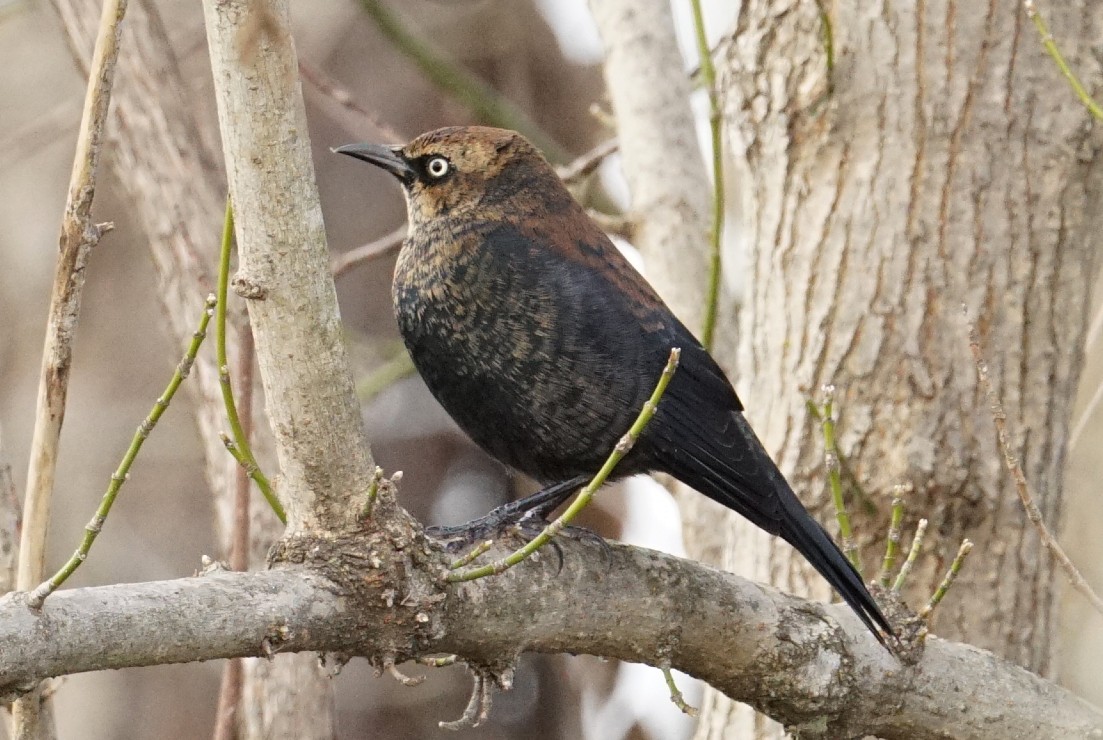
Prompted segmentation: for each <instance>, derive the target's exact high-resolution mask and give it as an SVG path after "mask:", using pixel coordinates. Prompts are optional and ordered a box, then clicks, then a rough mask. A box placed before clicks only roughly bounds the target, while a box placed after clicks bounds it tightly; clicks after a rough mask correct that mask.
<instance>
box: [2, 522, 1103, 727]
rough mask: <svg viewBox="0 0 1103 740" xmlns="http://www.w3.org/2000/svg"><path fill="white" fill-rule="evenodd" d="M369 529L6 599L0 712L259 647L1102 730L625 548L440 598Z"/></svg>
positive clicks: (791, 606) (796, 607)
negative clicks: (250, 560) (232, 564)
mask: <svg viewBox="0 0 1103 740" xmlns="http://www.w3.org/2000/svg"><path fill="white" fill-rule="evenodd" d="M379 515H380V516H384V517H387V518H389V519H390V521H392V522H394V523H395V524H394V526H393V527H391V528H390V533H389V534H383V533H376V534H375V535H353V536H350V537H348V538H346V539H336V540H335V539H333V538H331V537H329V536H326V537H320V538H314V537H303V538H297V539H293V540H290V541H286V542H285V543H284V544H283V545H282V546H281V547H282V549H281V550H279V551H278V552H277V554H276V558H277V560H278V561H279V562H278V563H277V567H275V568H273V569H272V570H269V571H265V572H261V573H235V572H227V571H221V572H216V573H213V574H211V575H207V576H202V577H197V578H187V579H179V580H174V581H161V582H155V583H144V584H127V585H118V586H107V587H100V588H89V589H74V590H70V591H63V592H60V593H58V594H55V596H54V597H52V598H51V599H50V600H49V601H47V603H46V605H45V607H44V612H43V614H42V616H41V617H39V616H36V615H35V614H34V613H32V612H29V611H28V610H26V609H25V607H24V606H23V604H22V602H21V597H20V596H19V595H16V594H13V595H10V596H8V597H5V598H4V599H2V600H0V645H4V646H5V650H4V651H3V652H2V653H0V695H3V694H6V693H9V692H13V691H17V690H19V688H20V687H26V686H29V685H32V684H33V683H34V682H35V681H38V680H40V679H42V678H44V677H46V676H50V675H56V674H58V673H63V672H67V671H87V670H98V669H103V668H119V667H123V666H130V665H148V664H153V663H165V662H179V661H191V660H211V659H215V658H225V657H230V656H237V655H263V654H265V651H266V650H267V651H301V650H314V651H336V652H341V653H346V654H349V655H361V656H367V657H369V658H372V659H375V660H377V661H379V663H378V664H379V665H383V664H384V663H383V661H384V660H385V659H387V658H388V656H389V659H391V660H394V661H395V662H401V661H404V660H408V659H411V658H415V657H418V656H425V655H430V654H433V653H437V654H439V653H442V652H444V653H456V654H458V655H460V656H461V657H462V658H463V659H464V660H466V661H468V662H469V663H474V664H476V665H481V666H486V667H490V668H492V669H493V668H497V669H498V670H501V669H502V668H503V667H505V666H508V665H509V664H510V663H511V661H512V660H513V659H514V657H515V656H516V655H517V654H518V653H520V652H522V651H539V652H564V651H566V652H572V653H591V654H595V655H604V656H608V657H616V658H620V659H624V660H631V661H635V662H646V663H650V664H654V665H658V664H661V663H662V662H663V661H664V660H667V659H669V661H670V664H671V666H672V667H674V668H677V669H678V670H682V671H685V672H687V673H689V674H691V675H694V676H697V677H698V678H701V679H703V680H706V681H708V682H709V683H711V684H712V685H714V686H716V687H717V688H719V689H720V690H722V691H723V692H725V693H726V694H727V695H729V696H731V697H733V698H736V699H738V700H741V701H747V702H750V703H752V704H753V705H754V706H756V707H757V708H759V709H760V710H762V711H764V712H766V713H767V714H769V715H771V716H773V717H775V718H777V719H779V720H780V721H782V722H784V723H786V725H787V726H789V727H790V729H792V730H799V731H800V732H801V737H821V738H830V737H852V736H860V735H862V734H867V733H868V734H874V735H876V736H878V737H882V738H888V739H890V740H891V739H892V738H909V739H912V740H924V739H925V738H942V737H955V738H993V739H995V738H1000V740H1003V738H1007V737H1092V736H1093V734H1092V733H1093V732H1094V733H1100V732H1103V713H1100V711H1099V710H1098V709H1096V708H1094V707H1091V706H1090V705H1089V704H1087V703H1086V702H1084V701H1082V700H1081V699H1078V698H1077V697H1075V696H1074V695H1072V694H1071V693H1069V692H1068V691H1066V690H1064V689H1062V688H1059V687H1058V686H1056V685H1055V684H1052V683H1050V682H1048V681H1046V680H1044V679H1041V678H1039V677H1038V676H1036V675H1033V674H1031V673H1029V672H1028V671H1025V670H1022V669H1021V668H1018V667H1016V666H1014V665H1012V664H1011V663H1008V662H1006V661H1003V660H1000V659H997V658H995V657H994V656H992V655H991V654H990V653H987V652H985V651H983V650H979V649H976V648H973V647H971V646H968V645H964V644H957V643H950V642H946V641H943V640H939V639H937V638H929V639H928V641H927V646H926V650H925V652H924V655H923V656H922V658H921V659H920V660H919V662H918V664H917V665H915V666H912V667H908V668H905V667H903V666H901V665H900V664H898V663H896V662H895V661H894V660H893V659H892V658H891V657H890V656H888V654H887V653H885V652H884V651H883V650H882V649H881V648H880V647H879V646H878V645H877V644H876V643H875V642H874V640H873V639H872V637H870V636H869V635H868V634H866V633H865V631H864V630H863V628H862V626H861V625H860V624H859V623H858V622H857V620H856V619H854V618H853V616H852V615H851V614H850V612H849V611H847V610H846V609H845V607H842V606H839V605H835V606H824V605H822V604H819V603H816V602H811V601H806V600H803V599H800V598H797V597H793V596H789V595H786V594H783V593H781V592H779V591H776V590H774V589H772V588H769V587H767V586H761V585H758V584H754V583H751V582H749V581H746V580H743V579H741V578H739V577H737V576H734V575H731V574H726V573H722V572H720V571H717V570H714V569H711V568H708V567H706V566H703V565H700V564H698V563H694V562H691V561H687V560H682V559H679V558H675V557H672V556H669V555H664V554H660V553H656V552H652V551H648V550H643V549H639V548H634V547H628V546H623V545H613V546H612V547H611V549H610V551H609V552H608V556H607V558H605V557H602V556H601V555H600V554H599V552H598V550H597V547H596V546H595V545H592V544H588V543H580V542H576V541H565V542H563V543H562V546H563V550H564V559H563V567H562V570H560V569H559V563H558V561H557V559H556V558H543V559H540V560H539V561H534V562H533V563H528V564H525V565H524V566H522V567H519V568H517V569H514V570H512V571H509V572H508V573H506V574H504V575H502V576H499V577H496V578H489V579H483V580H481V581H478V582H475V583H467V584H457V585H454V586H451V587H446V586H445V585H444V583H443V581H442V580H441V578H440V575H441V574H442V573H443V572H444V568H445V565H446V558H445V557H444V556H443V554H435V555H433V556H432V557H426V555H425V552H426V551H425V549H424V548H425V547H426V544H427V543H426V542H425V541H424V540H423V539H421V537H420V535H419V534H418V533H417V531H416V530H412V529H409V528H408V524H406V523H404V519H403V518H402V516H401V513H400V512H396V511H393V510H392V511H389V512H388V511H386V510H384V511H382V512H381V513H380V514H379ZM396 515H397V517H398V518H393V517H396ZM393 545H399V546H400V547H401V548H402V549H400V550H396V549H394V547H393ZM499 552H504V550H500V551H499ZM373 565H375V566H377V567H373ZM365 574H370V577H365ZM388 594H389V595H390V596H389V598H388ZM119 625H126V628H125V629H120V628H119ZM104 635H109V636H110V637H109V639H107V640H106V641H105V639H104ZM9 646H10V647H9ZM411 646H413V647H411ZM442 719H447V718H446V717H442ZM1096 736H1098V735H1096Z"/></svg>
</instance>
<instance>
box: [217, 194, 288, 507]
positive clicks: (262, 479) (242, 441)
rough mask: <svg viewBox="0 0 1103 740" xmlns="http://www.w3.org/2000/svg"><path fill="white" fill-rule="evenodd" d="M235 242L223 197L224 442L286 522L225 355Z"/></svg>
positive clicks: (220, 333)
mask: <svg viewBox="0 0 1103 740" xmlns="http://www.w3.org/2000/svg"><path fill="white" fill-rule="evenodd" d="M233 244H234V209H233V205H232V204H231V203H230V199H229V198H227V199H226V218H225V220H224V221H223V224H222V250H221V253H220V255H219V260H218V309H217V313H216V314H215V348H216V351H217V355H218V384H219V386H221V388H222V403H223V405H224V406H225V407H226V418H227V419H228V420H229V422H230V433H231V434H232V436H233V441H234V446H233V447H231V446H230V445H227V446H226V449H228V450H230V454H232V455H233V456H234V458H235V459H236V460H237V461H238V462H239V463H240V464H241V465H242V466H243V467H244V468H245V471H246V472H247V473H249V477H250V478H252V479H253V482H254V483H256V484H257V488H259V489H260V492H261V493H262V494H264V498H265V500H266V501H267V502H268V505H269V506H271V507H272V511H274V512H275V513H276V518H278V519H279V520H280V522H282V523H283V524H287V514H285V513H284V510H283V505H282V504H281V503H280V500H279V499H278V498H276V493H275V491H273V490H272V484H271V483H269V482H268V477H267V476H265V474H264V472H263V471H261V469H260V466H259V465H257V459H256V458H255V457H253V450H252V448H251V447H250V446H249V440H248V438H247V437H246V436H245V430H244V429H243V428H242V426H241V419H240V418H239V417H238V414H237V404H236V403H235V402H234V389H233V384H232V383H231V381H230V363H229V360H228V359H227V357H226V295H227V293H228V292H229V285H230V252H231V250H232V248H233Z"/></svg>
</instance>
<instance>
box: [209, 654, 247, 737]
mask: <svg viewBox="0 0 1103 740" xmlns="http://www.w3.org/2000/svg"><path fill="white" fill-rule="evenodd" d="M242 669H243V665H242V659H241V658H231V659H230V660H228V661H226V665H225V666H224V667H223V669H222V683H221V685H220V686H219V688H218V708H217V709H216V710H215V715H214V732H213V733H212V734H211V737H212V738H213V740H234V738H235V737H237V709H238V704H239V703H240V702H241V681H242V678H243V676H244V672H243V670H242Z"/></svg>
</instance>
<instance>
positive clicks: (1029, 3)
mask: <svg viewBox="0 0 1103 740" xmlns="http://www.w3.org/2000/svg"><path fill="white" fill-rule="evenodd" d="M1023 8H1024V9H1025V10H1026V15H1027V17H1028V18H1030V20H1031V21H1033V22H1034V27H1035V28H1036V29H1038V35H1039V36H1041V37H1042V46H1044V47H1045V48H1046V52H1048V53H1049V55H1050V56H1051V57H1052V58H1053V61H1054V62H1056V63H1057V68H1058V69H1060V70H1061V74H1063V75H1064V76H1065V79H1066V80H1068V81H1069V84H1070V85H1071V86H1072V90H1073V92H1075V93H1076V97H1078V98H1080V102H1081V103H1083V104H1084V107H1085V108H1087V109H1088V112H1089V113H1091V114H1092V115H1093V116H1095V117H1096V118H1097V119H1099V120H1101V121H1103V108H1100V106H1099V104H1098V103H1096V102H1095V100H1094V99H1093V98H1092V96H1091V95H1089V94H1088V91H1087V90H1085V89H1084V86H1083V85H1082V84H1080V80H1078V79H1077V78H1076V75H1075V74H1073V72H1072V69H1071V68H1070V67H1069V65H1068V62H1066V61H1065V57H1064V56H1063V55H1062V54H1061V50H1060V49H1059V48H1058V47H1057V42H1056V41H1054V40H1053V35H1052V34H1051V33H1050V32H1049V27H1048V26H1046V22H1045V20H1044V19H1043V18H1042V15H1041V13H1039V12H1038V9H1037V8H1035V7H1034V2H1033V0H1024V2H1023Z"/></svg>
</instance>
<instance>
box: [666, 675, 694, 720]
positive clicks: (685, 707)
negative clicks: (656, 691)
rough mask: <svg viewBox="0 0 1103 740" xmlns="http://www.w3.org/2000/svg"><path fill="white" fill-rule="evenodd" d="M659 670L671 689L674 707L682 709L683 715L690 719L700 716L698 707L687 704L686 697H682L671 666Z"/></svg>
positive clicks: (671, 699)
mask: <svg viewBox="0 0 1103 740" xmlns="http://www.w3.org/2000/svg"><path fill="white" fill-rule="evenodd" d="M659 670H661V671H662V672H663V678H664V679H666V687H667V688H668V689H670V701H672V702H674V706H676V707H678V709H681V710H682V713H683V714H688V715H689V716H690V717H696V716H697V715H698V711H697V707H694V706H691V705H689V704H687V703H686V700H685V697H683V696H682V691H681V689H679V688H678V684H677V683H675V682H674V674H673V673H671V672H670V664H669V663H668V664H664V665H661V666H659Z"/></svg>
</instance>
